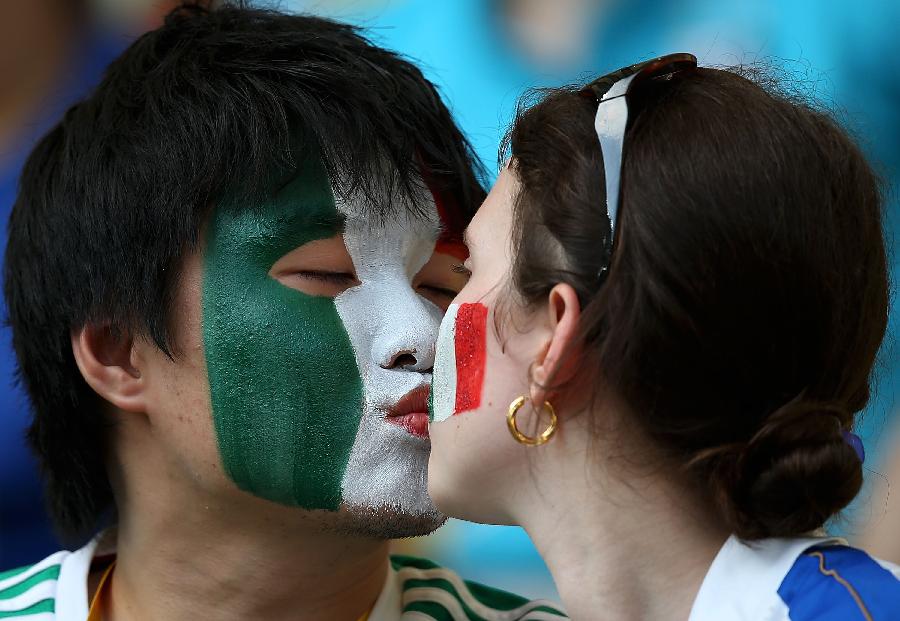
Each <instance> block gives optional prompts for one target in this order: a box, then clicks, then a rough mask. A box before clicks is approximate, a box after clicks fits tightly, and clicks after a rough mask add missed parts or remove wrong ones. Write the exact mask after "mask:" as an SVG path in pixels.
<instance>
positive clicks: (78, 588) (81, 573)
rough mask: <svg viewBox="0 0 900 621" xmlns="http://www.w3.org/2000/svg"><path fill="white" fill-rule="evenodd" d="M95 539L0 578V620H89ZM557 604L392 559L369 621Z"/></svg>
mask: <svg viewBox="0 0 900 621" xmlns="http://www.w3.org/2000/svg"><path fill="white" fill-rule="evenodd" d="M97 542H98V540H97V539H95V540H94V541H92V542H91V543H89V544H88V545H86V546H85V547H83V548H81V549H80V550H77V551H75V552H66V551H63V552H57V553H56V554H53V555H52V556H49V557H47V558H46V559H44V560H43V561H41V562H40V563H37V564H36V565H32V566H30V567H23V568H20V569H13V570H10V571H7V572H4V573H2V574H0V619H12V620H14V621H85V619H87V615H88V597H89V596H88V587H87V579H88V575H89V573H90V571H91V563H92V561H93V560H94V558H95V553H96V548H97ZM561 619H565V615H564V614H563V613H562V612H561V611H560V608H559V606H557V605H555V604H553V603H551V602H547V601H541V600H538V601H529V600H527V599H525V598H523V597H519V596H517V595H512V594H510V593H506V592H504V591H499V590H497V589H492V588H489V587H486V586H482V585H480V584H476V583H473V582H466V581H464V580H462V579H460V577H459V576H457V575H456V574H455V573H453V572H452V571H450V570H448V569H444V568H442V567H439V566H437V565H435V564H434V563H431V562H429V561H425V560H422V559H416V558H412V557H407V556H394V557H392V558H391V565H390V571H389V572H388V577H387V581H386V582H385V585H384V588H383V589H382V592H381V595H380V596H379V597H378V600H377V601H376V602H375V606H374V608H373V609H372V611H371V613H369V617H368V621H560V620H561Z"/></svg>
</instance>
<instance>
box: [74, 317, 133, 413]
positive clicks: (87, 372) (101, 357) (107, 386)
mask: <svg viewBox="0 0 900 621" xmlns="http://www.w3.org/2000/svg"><path fill="white" fill-rule="evenodd" d="M70 338H71V343H72V354H73V355H74V356H75V364H77V365H78V369H79V371H81V375H82V376H83V377H84V380H85V381H86V382H87V384H88V386H90V387H91V388H92V389H93V390H94V392H96V393H97V394H98V395H100V396H101V397H103V399H105V400H106V401H108V402H110V403H111V404H112V405H114V406H115V407H117V408H119V409H121V410H125V411H126V412H144V411H145V403H144V382H143V380H142V377H141V372H140V370H138V369H137V368H136V367H135V366H134V364H133V361H132V353H133V351H132V350H133V343H134V342H133V339H132V337H131V336H130V335H127V334H121V333H118V332H117V331H116V330H113V329H112V328H111V327H110V326H98V325H90V324H89V325H85V326H82V327H81V328H78V329H75V330H72V332H71V334H70Z"/></svg>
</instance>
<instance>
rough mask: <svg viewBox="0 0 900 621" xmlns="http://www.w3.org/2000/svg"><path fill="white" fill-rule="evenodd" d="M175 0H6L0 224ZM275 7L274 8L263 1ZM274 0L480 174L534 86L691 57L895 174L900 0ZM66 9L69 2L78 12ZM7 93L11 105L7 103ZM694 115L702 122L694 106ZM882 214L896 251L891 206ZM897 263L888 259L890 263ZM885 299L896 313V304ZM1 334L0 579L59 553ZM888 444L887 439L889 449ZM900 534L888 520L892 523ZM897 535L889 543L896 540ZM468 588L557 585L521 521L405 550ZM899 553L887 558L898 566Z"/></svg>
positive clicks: (895, 361)
mask: <svg viewBox="0 0 900 621" xmlns="http://www.w3.org/2000/svg"><path fill="white" fill-rule="evenodd" d="M171 4H172V3H171V2H160V1H159V0H155V1H154V0H104V1H102V2H101V1H92V0H81V1H80V2H79V1H78V0H9V1H8V2H5V3H3V8H0V212H2V213H0V222H2V225H0V226H2V227H3V229H4V238H5V222H6V217H7V214H8V211H9V208H10V205H11V202H12V199H13V196H14V187H15V185H14V184H15V176H16V174H17V171H18V168H19V167H20V166H21V162H22V160H23V158H24V157H25V156H26V155H27V152H28V149H29V145H30V144H31V143H32V142H33V140H34V139H35V137H36V136H38V135H40V133H41V132H42V131H43V130H45V129H46V127H47V124H48V123H50V122H51V121H52V119H53V117H54V115H58V114H59V113H60V111H61V110H62V109H64V106H65V105H66V103H67V102H69V101H71V100H72V99H73V98H75V97H77V96H78V94H79V93H80V92H83V91H84V89H85V88H88V87H89V86H90V84H91V83H93V82H94V81H95V80H97V78H98V75H99V72H100V71H101V68H102V66H103V65H104V64H105V63H106V62H108V60H109V59H111V58H112V57H114V55H115V53H116V51H117V50H119V49H121V48H123V47H124V46H125V45H127V44H128V41H129V40H130V39H131V38H132V37H133V36H134V35H135V34H136V33H138V32H140V31H141V30H142V29H144V28H149V27H152V26H153V25H154V24H155V23H157V20H158V19H159V18H160V16H161V15H162V14H163V13H164V12H165V10H166V9H167V8H168V6H170V5H171ZM272 4H273V3H269V5H272ZM276 6H279V7H280V8H282V9H284V10H290V11H305V12H312V13H316V14H320V15H327V16H331V17H336V18H339V19H344V20H347V21H351V22H353V23H356V24H358V25H360V26H362V27H364V28H366V29H367V30H368V32H369V36H370V38H372V39H373V40H374V41H375V42H376V43H379V44H382V45H384V46H386V47H389V48H392V49H395V50H398V51H400V52H402V53H403V54H405V55H406V56H408V57H410V58H412V59H413V60H415V61H416V62H417V63H418V64H419V65H420V66H422V68H423V69H424V71H425V74H426V76H428V77H429V78H430V79H431V80H432V81H434V82H435V83H436V84H437V85H438V86H439V87H440V89H441V91H442V92H443V94H444V95H445V97H446V99H447V101H448V103H449V105H450V107H451V109H452V110H453V112H454V113H455V115H456V117H457V119H458V121H459V123H460V125H461V127H462V128H463V130H464V131H465V132H466V133H467V134H468V136H469V137H470V139H471V140H472V142H473V144H474V145H475V147H476V150H477V152H478V154H479V156H480V157H481V158H482V159H483V160H484V162H485V163H486V164H487V167H488V169H489V170H490V171H491V173H492V175H493V174H494V173H495V171H496V169H497V164H496V163H497V145H498V143H499V141H500V139H501V137H502V135H503V133H504V132H505V130H506V128H507V126H508V124H509V122H510V120H511V118H512V116H513V114H514V111H515V106H516V102H517V100H518V98H519V96H520V95H521V94H522V93H523V92H524V91H525V90H526V89H527V88H528V87H531V86H553V85H559V84H563V83H569V82H577V81H583V80H586V79H588V78H591V77H594V76H596V75H599V74H601V73H606V72H608V71H610V70H613V69H616V68H618V67H620V66H623V65H628V64H631V63H633V62H636V61H637V60H641V59H646V58H650V57H653V56H658V55H660V54H665V53H669V52H673V51H690V52H692V53H694V54H695V55H696V56H697V57H698V58H699V60H700V63H701V64H702V65H735V64H748V63H755V62H766V63H775V64H776V65H777V66H779V67H780V71H781V72H782V75H783V76H785V77H786V78H787V79H788V81H789V82H790V83H791V84H793V85H794V86H795V87H797V88H800V89H801V90H803V91H805V92H808V93H813V94H814V95H816V96H817V97H818V98H820V99H822V100H823V101H824V102H825V103H826V104H827V105H829V106H831V107H834V108H835V109H836V110H837V112H838V116H839V118H840V119H841V120H842V121H843V122H844V123H845V124H846V125H847V126H848V127H849V128H850V129H851V130H852V131H853V133H854V134H855V135H856V136H857V138H858V139H859V140H860V141H861V143H862V144H863V146H864V148H865V149H866V151H867V152H868V154H869V155H870V157H871V159H872V160H873V161H874V162H875V163H876V165H877V166H878V168H879V170H880V171H881V172H882V174H883V176H884V177H885V179H886V180H887V181H888V182H889V183H890V184H891V185H892V186H894V185H895V184H896V181H897V180H898V177H900V172H898V171H900V114H898V109H900V42H898V39H897V37H896V34H895V33H896V32H897V29H898V27H900V3H898V2H896V1H894V0H856V1H855V2H852V3H850V2H837V1H836V0H818V1H816V2H812V1H803V0H729V1H728V2H722V1H721V0H679V1H678V2H671V1H668V0H285V1H283V2H280V3H277V5H276ZM73 7H74V8H73ZM5 100H9V101H5ZM701 113H702V112H701ZM889 205H890V208H889V213H888V217H887V230H888V237H889V243H890V244H891V247H892V248H894V247H895V245H894V241H893V238H894V232H895V231H896V230H897V221H898V220H897V218H898V215H900V214H898V201H897V199H896V194H894V193H893V191H892V194H891V197H890V200H889ZM894 254H895V253H893V252H892V266H893V268H894V269H896V257H895V256H894ZM894 305H895V304H894ZM897 334H898V320H897V313H896V312H892V315H891V320H890V327H889V335H888V338H887V340H886V342H885V345H884V347H883V351H882V355H881V363H880V366H879V371H878V383H877V386H876V392H875V394H874V397H873V400H872V403H871V405H870V407H869V408H868V409H867V410H866V412H865V413H864V415H863V417H861V423H860V425H861V427H860V432H859V433H860V435H861V436H862V437H863V439H864V441H865V444H866V447H867V451H868V453H869V457H868V459H867V462H866V465H867V466H869V467H870V468H871V471H872V472H871V473H870V477H871V478H872V479H873V481H876V482H877V481H880V480H881V479H880V478H879V477H878V476H877V473H878V471H880V470H883V469H884V466H883V463H884V460H885V458H886V456H887V455H888V454H889V453H890V452H891V451H890V450H889V447H890V446H891V445H892V444H893V445H894V446H896V447H897V448H900V443H898V442H897V438H896V435H897V433H896V430H895V429H894V428H895V427H897V425H896V424H895V423H893V422H892V420H891V419H892V412H893V411H894V410H895V403H894V398H895V394H896V393H897V386H898V382H900V356H898V355H897V351H896V343H895V341H896V336H897ZM8 341H9V337H8V333H7V331H6V330H5V329H4V331H2V332H0V570H3V569H4V568H7V567H11V566H15V565H17V564H22V563H25V562H29V561H33V560H34V559H36V558H39V557H40V556H41V555H43V554H46V553H48V552H50V551H51V550H52V548H53V547H54V545H55V544H54V542H53V541H52V537H51V536H50V535H49V530H48V527H47V524H46V520H45V518H44V517H43V512H42V511H41V509H40V501H39V485H38V483H37V478H36V475H35V474H34V467H33V463H32V462H31V460H30V458H29V457H28V454H27V451H26V450H25V447H24V444H23V442H22V435H23V430H24V427H25V424H26V412H25V409H24V406H23V404H22V397H21V396H20V395H19V394H18V393H16V392H15V391H14V390H13V389H12V388H10V382H11V379H10V378H11V368H12V365H11V360H10V355H9V353H8V348H9V345H8ZM892 438H893V439H892ZM876 487H877V486H874V485H873V486H872V489H867V491H866V492H865V493H864V494H863V495H862V499H861V501H860V502H859V503H858V505H859V508H858V509H857V510H856V512H855V513H853V512H851V516H850V518H849V519H847V520H845V521H843V522H841V523H840V524H836V525H835V528H836V529H838V530H840V531H841V532H843V533H845V534H847V535H848V536H850V537H852V536H853V535H854V534H855V533H856V532H857V531H859V530H860V529H862V528H864V527H865V526H866V524H867V523H868V521H869V520H871V519H872V515H873V513H878V511H877V509H873V508H872V507H873V506H874V507H879V506H882V505H883V499H882V498H881V497H880V496H879V494H882V493H883V490H882V489H880V488H879V489H875V488H876ZM897 523H898V528H900V520H898V522H897ZM897 536H898V537H900V531H898V533H897ZM398 547H399V548H400V549H402V550H403V551H405V552H411V553H415V554H420V555H423V556H429V557H431V558H433V559H435V560H437V561H439V562H441V563H444V564H446V565H449V566H451V567H453V568H454V569H456V570H458V571H459V572H460V573H462V574H463V575H465V576H466V577H469V578H472V579H475V580H483V581H485V582H489V583H491V584H493V585H496V586H501V587H506V588H509V589H512V590H516V591H519V592H522V593H525V594H529V595H534V596H550V597H555V589H554V587H553V584H552V581H551V580H550V578H549V575H548V574H547V572H546V569H545V568H544V566H543V564H542V563H541V561H540V559H539V558H538V556H537V554H536V553H535V552H534V550H533V548H532V546H531V545H530V543H529V541H528V538H527V537H526V536H525V534H524V533H523V532H522V531H521V530H520V529H517V528H509V527H491V526H475V525H471V524H465V523H461V522H455V521H451V523H450V524H448V525H447V526H446V527H445V528H444V529H442V530H441V531H439V533H438V534H437V535H434V536H432V537H429V538H423V539H417V540H410V541H406V542H401V543H400V544H398ZM895 560H896V559H895Z"/></svg>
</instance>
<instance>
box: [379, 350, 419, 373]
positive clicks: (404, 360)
mask: <svg viewBox="0 0 900 621" xmlns="http://www.w3.org/2000/svg"><path fill="white" fill-rule="evenodd" d="M417 353H418V352H416V351H415V350H412V351H400V352H397V355H395V356H394V358H393V360H391V361H390V363H388V365H387V366H386V367H385V368H386V369H405V370H407V371H411V370H418V369H417V368H416V367H417V366H418V364H419V359H418V358H417V357H416V354H417Z"/></svg>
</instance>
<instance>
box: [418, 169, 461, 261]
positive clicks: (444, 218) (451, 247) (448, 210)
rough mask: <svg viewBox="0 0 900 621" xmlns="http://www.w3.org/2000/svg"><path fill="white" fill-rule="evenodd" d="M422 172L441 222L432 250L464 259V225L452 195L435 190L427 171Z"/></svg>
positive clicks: (435, 187)
mask: <svg viewBox="0 0 900 621" xmlns="http://www.w3.org/2000/svg"><path fill="white" fill-rule="evenodd" d="M422 174H423V177H424V178H425V183H426V185H427V187H428V191H429V192H430V193H431V196H432V199H433V200H434V204H435V208H436V209H437V213H438V218H439V219H440V222H441V234H440V237H438V240H437V244H436V246H435V248H434V251H435V252H436V253H441V254H446V255H449V256H451V257H454V258H456V259H458V260H460V261H465V260H466V259H468V258H469V249H468V248H467V247H466V245H465V243H463V231H464V230H465V228H466V225H465V222H464V220H463V217H462V213H461V211H460V210H459V208H458V207H457V206H456V204H455V203H454V201H453V199H452V197H450V196H448V195H447V194H445V193H442V192H440V191H438V190H437V186H436V185H435V183H434V181H433V180H432V179H431V176H430V175H429V174H428V172H427V171H425V170H423V173H422Z"/></svg>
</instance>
